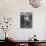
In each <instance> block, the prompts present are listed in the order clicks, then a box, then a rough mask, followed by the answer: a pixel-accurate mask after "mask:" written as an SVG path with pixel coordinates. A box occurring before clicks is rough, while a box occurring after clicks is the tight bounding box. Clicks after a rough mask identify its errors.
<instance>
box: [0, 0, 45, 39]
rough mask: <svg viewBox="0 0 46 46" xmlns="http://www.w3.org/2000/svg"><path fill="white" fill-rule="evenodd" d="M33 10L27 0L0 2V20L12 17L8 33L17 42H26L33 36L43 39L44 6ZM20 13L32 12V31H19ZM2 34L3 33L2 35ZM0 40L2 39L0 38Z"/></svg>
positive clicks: (0, 32)
mask: <svg viewBox="0 0 46 46" xmlns="http://www.w3.org/2000/svg"><path fill="white" fill-rule="evenodd" d="M42 6H43V7H40V8H33V7H31V6H30V4H29V1H28V0H0V18H1V17H4V16H6V17H13V22H12V26H11V29H10V31H8V33H10V34H11V35H12V36H13V37H15V38H16V39H17V40H27V39H29V37H32V36H33V35H34V34H36V35H37V38H38V39H39V40H44V39H46V38H45V34H46V33H45V30H46V28H45V27H46V26H45V24H46V23H45V21H46V20H45V16H46V6H45V5H44V4H43V5H42ZM20 12H32V14H33V15H32V16H33V21H32V22H33V23H32V24H33V27H32V29H21V28H20ZM2 33H3V32H2V31H0V35H2ZM3 34H4V33H3ZM0 39H4V37H2V36H0Z"/></svg>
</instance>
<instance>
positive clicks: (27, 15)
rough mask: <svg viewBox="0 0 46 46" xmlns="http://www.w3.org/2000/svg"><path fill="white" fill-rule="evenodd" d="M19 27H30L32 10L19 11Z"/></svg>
mask: <svg viewBox="0 0 46 46" xmlns="http://www.w3.org/2000/svg"><path fill="white" fill-rule="evenodd" d="M20 27H21V28H32V12H21V13H20Z"/></svg>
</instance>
